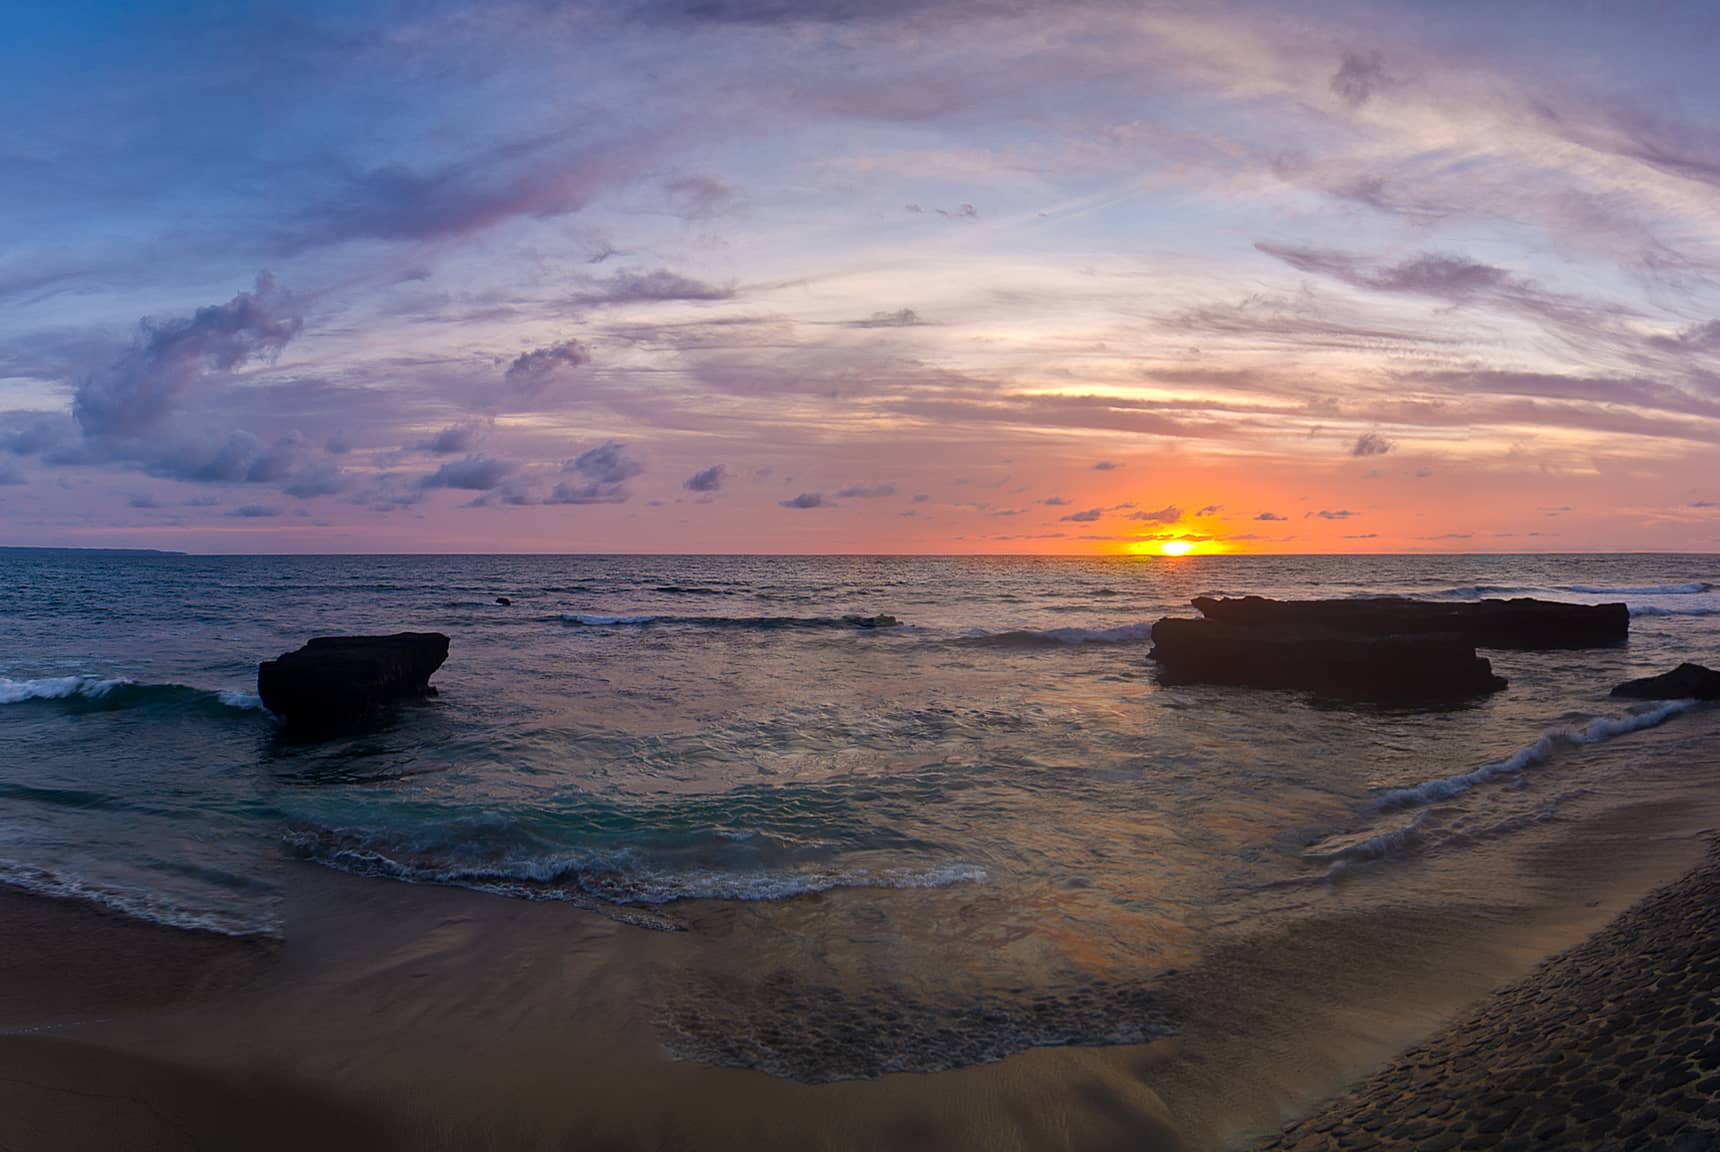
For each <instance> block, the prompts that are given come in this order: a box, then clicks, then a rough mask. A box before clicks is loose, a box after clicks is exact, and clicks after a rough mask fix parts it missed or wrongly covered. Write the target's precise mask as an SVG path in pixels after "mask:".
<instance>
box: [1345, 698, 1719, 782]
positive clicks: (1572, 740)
mask: <svg viewBox="0 0 1720 1152" xmlns="http://www.w3.org/2000/svg"><path fill="white" fill-rule="evenodd" d="M1696 703H1697V702H1696V701H1695V700H1668V701H1666V702H1664V703H1661V704H1656V705H1654V706H1653V707H1652V708H1646V709H1643V710H1641V711H1637V712H1627V713H1625V714H1624V715H1622V716H1601V717H1597V718H1596V719H1594V720H1590V721H1589V722H1588V723H1586V724H1562V725H1559V726H1557V727H1554V728H1549V729H1547V730H1546V731H1545V732H1543V733H1541V735H1540V736H1539V737H1537V738H1536V739H1535V740H1534V741H1533V742H1531V743H1529V744H1526V745H1524V746H1523V747H1521V748H1519V749H1517V751H1515V752H1513V753H1512V754H1511V755H1509V756H1507V757H1506V758H1505V759H1503V760H1498V761H1495V762H1494V763H1492V764H1483V765H1482V766H1481V767H1479V768H1477V769H1475V770H1474V771H1472V772H1465V773H1463V774H1462V775H1461V776H1446V777H1443V778H1441V779H1437V780H1426V781H1423V782H1422V783H1420V784H1417V785H1415V786H1414V787H1412V788H1388V789H1386V790H1385V791H1384V792H1381V793H1379V794H1378V795H1377V796H1375V797H1374V803H1375V805H1376V806H1377V807H1378V808H1380V809H1390V808H1413V807H1416V806H1418V805H1421V804H1434V803H1438V802H1439V801H1441V800H1450V799H1452V798H1453V797H1456V796H1461V795H1463V794H1464V793H1465V792H1467V791H1469V790H1470V789H1471V788H1474V787H1475V786H1476V785H1477V784H1484V783H1486V782H1487V781H1489V780H1491V779H1493V778H1494V777H1496V776H1505V775H1509V774H1512V773H1516V772H1521V771H1522V770H1523V769H1525V768H1528V767H1530V766H1531V765H1535V764H1541V763H1544V762H1546V760H1547V758H1548V757H1550V756H1552V755H1553V753H1555V752H1557V751H1558V750H1559V749H1561V748H1571V747H1576V746H1579V745H1583V744H1599V743H1601V742H1602V741H1605V740H1611V739H1612V738H1613V737H1614V736H1622V735H1624V734H1625V733H1627V732H1637V731H1640V730H1642V729H1644V728H1652V727H1654V726H1655V725H1657V724H1660V723H1662V722H1664V721H1666V720H1667V719H1669V718H1671V717H1673V716H1676V715H1678V714H1679V713H1680V712H1688V711H1689V710H1690V709H1692V708H1694V707H1696Z"/></svg>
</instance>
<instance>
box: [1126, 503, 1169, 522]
mask: <svg viewBox="0 0 1720 1152" xmlns="http://www.w3.org/2000/svg"><path fill="white" fill-rule="evenodd" d="M1125 519H1128V520H1145V521H1147V522H1148V523H1150V524H1175V523H1176V522H1177V521H1178V520H1181V519H1182V509H1181V508H1178V507H1177V506H1176V505H1175V504H1167V505H1165V506H1164V507H1163V508H1160V509H1159V510H1158V511H1157V512H1131V513H1129V514H1128V516H1127V517H1125Z"/></svg>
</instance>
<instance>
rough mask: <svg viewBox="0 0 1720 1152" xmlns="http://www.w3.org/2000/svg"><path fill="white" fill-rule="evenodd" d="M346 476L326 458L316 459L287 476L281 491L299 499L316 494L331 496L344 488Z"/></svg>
mask: <svg viewBox="0 0 1720 1152" xmlns="http://www.w3.org/2000/svg"><path fill="white" fill-rule="evenodd" d="M346 483H347V478H346V475H345V473H343V472H342V471H341V470H340V469H339V468H338V467H337V466H335V465H334V464H333V463H330V462H329V461H327V460H322V461H318V462H317V463H315V464H312V465H310V466H309V467H308V468H304V469H302V470H300V471H299V472H297V473H295V474H294V475H293V476H291V477H289V478H288V480H287V482H286V483H285V484H282V485H281V491H282V492H285V493H286V494H287V495H288V496H294V497H297V498H298V499H300V500H309V499H311V498H313V497H316V496H332V495H334V494H335V493H336V492H340V491H342V490H343V489H345V488H346Z"/></svg>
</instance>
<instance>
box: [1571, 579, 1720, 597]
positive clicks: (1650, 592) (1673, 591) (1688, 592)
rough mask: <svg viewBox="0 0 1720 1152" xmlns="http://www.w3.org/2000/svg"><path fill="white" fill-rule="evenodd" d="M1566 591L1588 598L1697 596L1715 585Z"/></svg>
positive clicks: (1577, 587) (1575, 587)
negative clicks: (1578, 593) (1581, 594)
mask: <svg viewBox="0 0 1720 1152" xmlns="http://www.w3.org/2000/svg"><path fill="white" fill-rule="evenodd" d="M1564 590H1565V591H1566V592H1581V593H1583V594H1584V595H1588V596H1695V595H1698V594H1700V593H1703V592H1712V591H1713V590H1714V585H1712V584H1704V583H1701V582H1699V581H1698V582H1694V583H1690V584H1646V585H1643V586H1641V587H1638V588H1600V587H1596V586H1595V585H1593V584H1568V585H1566V586H1565V589H1564Z"/></svg>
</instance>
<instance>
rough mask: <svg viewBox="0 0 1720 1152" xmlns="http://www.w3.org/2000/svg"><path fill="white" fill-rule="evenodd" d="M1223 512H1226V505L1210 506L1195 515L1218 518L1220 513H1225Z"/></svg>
mask: <svg viewBox="0 0 1720 1152" xmlns="http://www.w3.org/2000/svg"><path fill="white" fill-rule="evenodd" d="M1223 511H1224V505H1223V504H1208V505H1207V506H1206V507H1205V508H1202V509H1201V510H1200V511H1199V512H1196V513H1195V515H1196V516H1216V515H1218V514H1219V513H1220V512H1223Z"/></svg>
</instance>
